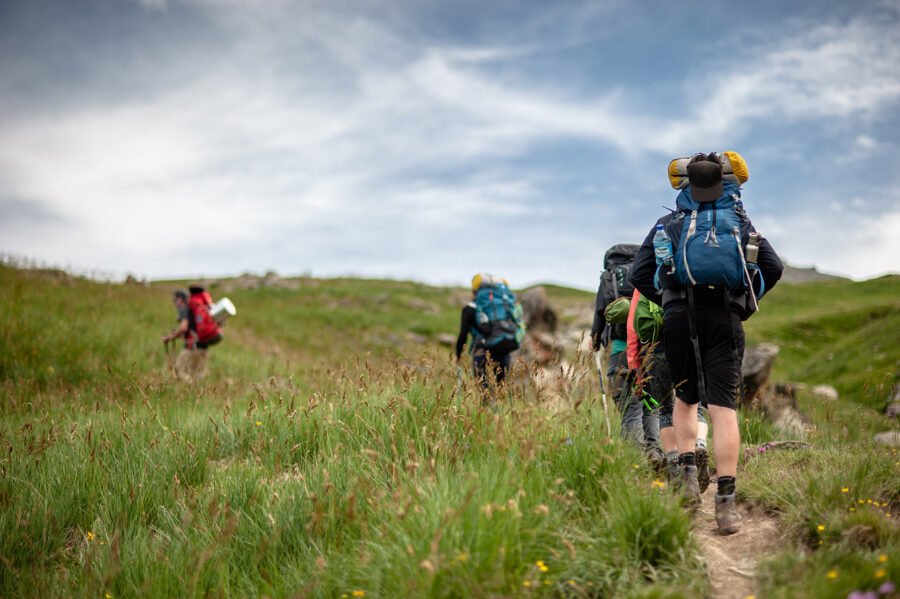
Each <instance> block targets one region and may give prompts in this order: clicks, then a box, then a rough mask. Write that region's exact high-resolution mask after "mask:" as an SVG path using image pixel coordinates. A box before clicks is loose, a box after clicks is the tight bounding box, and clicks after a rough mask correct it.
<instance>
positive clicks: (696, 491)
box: [682, 466, 718, 513]
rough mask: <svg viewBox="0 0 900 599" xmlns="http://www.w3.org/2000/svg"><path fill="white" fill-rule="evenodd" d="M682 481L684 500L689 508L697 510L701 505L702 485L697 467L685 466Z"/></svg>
mask: <svg viewBox="0 0 900 599" xmlns="http://www.w3.org/2000/svg"><path fill="white" fill-rule="evenodd" d="M682 480H683V481H684V482H683V486H684V499H685V501H686V502H687V504H688V506H689V507H694V508H696V507H697V506H699V505H700V483H699V482H698V481H697V467H696V466H685V467H684V475H683V479H682ZM716 513H718V512H716Z"/></svg>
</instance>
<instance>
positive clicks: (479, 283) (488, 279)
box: [472, 274, 509, 292]
mask: <svg viewBox="0 0 900 599" xmlns="http://www.w3.org/2000/svg"><path fill="white" fill-rule="evenodd" d="M500 286H504V287H509V281H507V280H506V279H501V278H500V277H496V276H494V275H489V274H477V275H475V276H474V277H472V291H475V292H477V291H478V290H479V289H485V288H488V287H500Z"/></svg>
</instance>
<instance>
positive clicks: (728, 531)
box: [716, 493, 742, 535]
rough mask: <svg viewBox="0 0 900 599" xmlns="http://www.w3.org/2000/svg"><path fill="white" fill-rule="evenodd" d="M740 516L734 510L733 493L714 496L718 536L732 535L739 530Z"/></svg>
mask: <svg viewBox="0 0 900 599" xmlns="http://www.w3.org/2000/svg"><path fill="white" fill-rule="evenodd" d="M741 519H742V518H741V515H740V514H739V513H738V511H737V510H736V509H734V493H732V494H731V495H719V494H716V524H717V525H718V526H719V534H720V535H733V534H734V533H736V532H738V531H739V530H740V529H741Z"/></svg>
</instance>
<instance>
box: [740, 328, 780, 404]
mask: <svg viewBox="0 0 900 599" xmlns="http://www.w3.org/2000/svg"><path fill="white" fill-rule="evenodd" d="M779 351H780V350H779V348H778V346H777V345H774V344H772V343H760V344H759V345H756V346H753V347H748V348H746V349H745V350H744V361H743V363H742V364H741V374H742V375H743V377H744V394H743V397H742V398H741V405H742V406H752V405H755V404H756V403H759V401H760V399H761V398H762V397H763V396H765V395H766V394H767V392H768V387H769V377H770V376H771V375H772V365H773V364H775V358H776V357H778V352H779Z"/></svg>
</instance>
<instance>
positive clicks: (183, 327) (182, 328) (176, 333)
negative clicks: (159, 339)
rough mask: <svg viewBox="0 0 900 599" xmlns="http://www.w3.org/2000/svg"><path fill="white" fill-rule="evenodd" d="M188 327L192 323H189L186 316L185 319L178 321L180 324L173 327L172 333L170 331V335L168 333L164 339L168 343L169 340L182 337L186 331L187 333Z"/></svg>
mask: <svg viewBox="0 0 900 599" xmlns="http://www.w3.org/2000/svg"><path fill="white" fill-rule="evenodd" d="M188 328H190V325H189V324H188V321H187V319H186V318H185V319H183V320H179V321H178V326H177V327H175V328H174V329H172V332H171V333H169V334H168V335H166V336H165V337H163V341H165V342H166V343H168V342H169V341H171V340H172V339H178V338H179V337H181V336H182V335H184V334H185V333H187V331H188Z"/></svg>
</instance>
